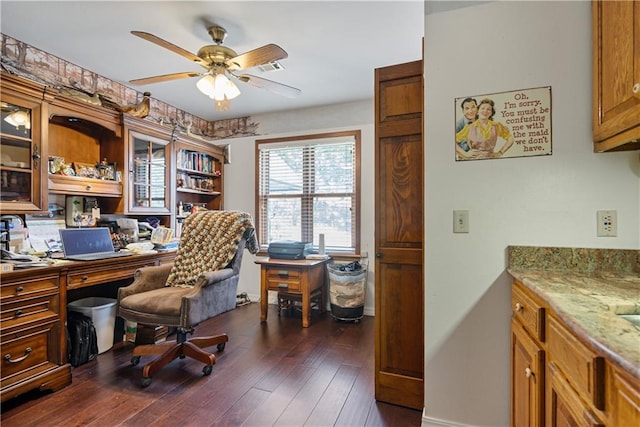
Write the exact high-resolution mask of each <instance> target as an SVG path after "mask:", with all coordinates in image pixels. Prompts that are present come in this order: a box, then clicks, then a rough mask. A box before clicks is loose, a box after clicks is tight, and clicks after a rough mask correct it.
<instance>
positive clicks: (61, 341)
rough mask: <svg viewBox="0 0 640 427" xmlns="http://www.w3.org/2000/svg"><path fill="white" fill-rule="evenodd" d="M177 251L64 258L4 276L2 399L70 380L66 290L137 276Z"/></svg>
mask: <svg viewBox="0 0 640 427" xmlns="http://www.w3.org/2000/svg"><path fill="white" fill-rule="evenodd" d="M173 256H175V253H159V254H149V255H134V256H131V257H125V258H117V259H109V260H99V261H87V262H77V261H76V262H64V263H59V264H55V265H53V266H51V267H35V268H30V269H20V270H14V271H11V272H7V273H2V274H1V275H0V312H1V313H2V316H1V318H0V347H1V348H2V354H1V356H2V359H1V361H0V363H1V364H2V365H1V369H0V376H1V378H0V381H1V384H2V385H1V386H0V399H1V401H3V402H4V401H5V400H7V399H10V398H13V397H16V396H18V395H20V394H23V393H25V392H27V391H30V390H34V389H40V390H52V391H55V390H59V389H61V388H63V387H65V386H67V385H69V384H70V383H71V365H69V363H68V360H67V339H66V324H67V310H66V308H67V291H68V290H72V289H80V288H85V287H90V286H95V285H99V284H103V283H110V282H115V281H119V280H129V279H133V275H134V273H135V271H136V270H137V269H138V268H142V267H147V266H152V265H159V264H164V263H167V262H171V261H172V260H173Z"/></svg>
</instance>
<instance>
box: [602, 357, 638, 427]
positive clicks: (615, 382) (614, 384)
mask: <svg viewBox="0 0 640 427" xmlns="http://www.w3.org/2000/svg"><path fill="white" fill-rule="evenodd" d="M607 379H608V383H609V387H608V389H607V391H608V393H609V396H610V397H611V400H610V402H611V405H612V406H613V413H614V417H613V423H612V424H613V425H616V426H639V425H640V384H639V383H638V380H637V379H634V378H632V377H631V376H630V375H629V374H627V373H626V372H622V371H620V370H619V369H610V370H609V372H608V375H607Z"/></svg>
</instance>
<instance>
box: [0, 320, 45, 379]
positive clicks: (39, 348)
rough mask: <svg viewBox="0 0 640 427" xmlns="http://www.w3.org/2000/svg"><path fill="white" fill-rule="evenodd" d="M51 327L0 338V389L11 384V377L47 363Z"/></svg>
mask: <svg viewBox="0 0 640 427" xmlns="http://www.w3.org/2000/svg"><path fill="white" fill-rule="evenodd" d="M52 333H53V332H52V329H51V325H45V326H43V327H39V328H34V329H32V330H27V331H24V332H22V333H20V334H15V338H13V339H8V338H7V337H4V336H3V338H2V362H0V363H2V388H5V387H6V386H7V385H9V384H11V382H12V381H11V378H9V377H11V376H12V375H14V374H18V373H20V372H22V371H25V370H28V369H31V368H33V367H36V366H38V365H42V364H44V363H46V362H48V361H49V358H48V354H49V342H53V341H54V339H53V335H52Z"/></svg>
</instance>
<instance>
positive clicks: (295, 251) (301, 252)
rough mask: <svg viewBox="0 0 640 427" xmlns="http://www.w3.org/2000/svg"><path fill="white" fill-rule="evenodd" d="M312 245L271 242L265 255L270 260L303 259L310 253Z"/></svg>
mask: <svg viewBox="0 0 640 427" xmlns="http://www.w3.org/2000/svg"><path fill="white" fill-rule="evenodd" d="M312 248H313V243H308V242H296V241H294V240H280V241H277V242H271V243H270V244H269V248H268V249H267V253H268V254H269V257H270V258H279V259H305V257H306V256H307V255H308V254H310V253H311V250H312Z"/></svg>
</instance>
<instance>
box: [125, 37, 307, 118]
mask: <svg viewBox="0 0 640 427" xmlns="http://www.w3.org/2000/svg"><path fill="white" fill-rule="evenodd" d="M208 31H209V34H210V35H211V38H212V39H213V41H214V42H215V44H213V45H206V46H202V47H201V48H200V49H199V50H198V53H197V54H196V55H194V54H193V53H191V52H189V51H187V50H185V49H183V48H181V47H179V46H176V45H174V44H173V43H170V42H168V41H166V40H163V39H161V38H160V37H158V36H155V35H153V34H150V33H147V32H144V31H131V34H133V35H135V36H138V37H140V38H142V39H145V40H147V41H149V42H151V43H155V44H157V45H158V46H161V47H164V48H165V49H168V50H170V51H171V52H174V53H177V54H178V55H181V56H183V57H185V58H187V59H188V60H190V61H192V62H194V63H196V64H198V65H201V66H202V67H203V68H205V69H206V70H207V71H205V72H204V73H199V72H195V71H185V72H181V73H172V74H163V75H160V76H154V77H145V78H141V79H134V80H129V83H131V84H134V85H146V84H151V83H160V82H166V81H170V80H178V79H183V78H188V77H201V79H200V80H199V81H198V83H197V84H196V86H197V87H198V89H199V90H200V91H201V92H202V93H204V94H205V95H208V96H209V97H210V98H212V99H213V100H215V103H216V109H217V110H228V109H229V106H230V102H229V100H231V99H233V98H235V97H236V96H238V95H239V94H240V90H239V89H238V88H237V86H236V85H235V84H234V83H233V82H232V81H231V80H229V78H228V76H231V77H232V78H234V79H236V80H239V81H241V82H243V83H246V84H248V85H250V86H254V87H257V88H262V89H266V90H268V91H270V92H273V93H276V94H279V95H282V96H285V97H288V98H295V97H296V96H298V95H299V94H300V92H301V91H300V89H297V88H295V87H292V86H287V85H284V84H282V83H278V82H274V81H272V80H267V79H264V78H262V77H257V76H253V75H250V74H240V73H238V72H239V71H242V70H245V69H248V68H252V67H257V66H260V65H264V64H269V63H273V62H275V61H278V60H280V59H285V58H287V57H288V55H287V52H285V51H284V50H283V49H282V48H281V47H280V46H278V45H275V44H272V43H270V44H267V45H264V46H262V47H259V48H257V49H254V50H250V51H249V52H246V53H243V54H240V55H238V54H237V53H236V52H235V51H234V50H233V49H230V48H228V47H226V46H223V45H222V42H223V41H224V39H225V37H226V36H227V31H226V30H225V29H224V28H222V27H220V26H218V25H213V26H211V27H209V28H208Z"/></svg>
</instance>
